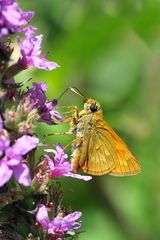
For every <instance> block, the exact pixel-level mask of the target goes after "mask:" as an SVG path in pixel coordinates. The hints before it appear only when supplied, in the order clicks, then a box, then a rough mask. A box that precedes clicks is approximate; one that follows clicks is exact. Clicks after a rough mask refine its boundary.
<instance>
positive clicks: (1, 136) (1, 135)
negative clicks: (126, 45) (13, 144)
mask: <svg viewBox="0 0 160 240" xmlns="http://www.w3.org/2000/svg"><path fill="white" fill-rule="evenodd" d="M9 144H10V140H9V137H8V133H7V131H6V130H5V129H3V120H2V117H1V115H0V156H1V155H2V154H3V153H4V151H5V150H6V149H7V148H8V146H9Z"/></svg>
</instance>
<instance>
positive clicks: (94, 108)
mask: <svg viewBox="0 0 160 240" xmlns="http://www.w3.org/2000/svg"><path fill="white" fill-rule="evenodd" d="M90 110H91V111H92V112H97V110H98V106H97V104H96V103H92V104H91V106H90Z"/></svg>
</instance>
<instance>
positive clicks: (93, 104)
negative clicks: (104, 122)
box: [84, 98, 101, 113]
mask: <svg viewBox="0 0 160 240" xmlns="http://www.w3.org/2000/svg"><path fill="white" fill-rule="evenodd" d="M100 110H101V105H100V104H99V102H97V101H95V100H94V99H92V98H88V99H87V101H86V102H85V104H84V111H85V112H87V113H95V112H99V111H100Z"/></svg>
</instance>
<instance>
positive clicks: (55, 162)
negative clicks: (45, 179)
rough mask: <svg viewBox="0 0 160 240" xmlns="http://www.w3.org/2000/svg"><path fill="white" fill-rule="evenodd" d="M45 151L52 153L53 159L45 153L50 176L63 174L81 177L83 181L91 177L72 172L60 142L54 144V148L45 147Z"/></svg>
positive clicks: (54, 176)
mask: <svg viewBox="0 0 160 240" xmlns="http://www.w3.org/2000/svg"><path fill="white" fill-rule="evenodd" d="M45 151H46V152H49V153H53V154H54V159H52V158H51V157H50V156H48V155H45V158H46V159H47V161H48V166H49V168H50V173H49V174H50V178H56V177H62V176H65V177H72V178H77V179H81V180H84V181H89V180H91V179H92V177H91V176H84V175H80V174H74V173H72V168H71V163H70V162H69V161H68V156H67V153H66V151H65V149H64V148H63V147H62V146H61V145H60V144H57V145H56V150H54V149H46V150H45Z"/></svg>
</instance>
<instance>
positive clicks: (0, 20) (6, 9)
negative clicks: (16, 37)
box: [0, 0, 34, 39]
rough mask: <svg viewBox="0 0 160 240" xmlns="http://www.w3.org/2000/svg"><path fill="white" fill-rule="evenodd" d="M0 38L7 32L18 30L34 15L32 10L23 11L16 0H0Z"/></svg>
mask: <svg viewBox="0 0 160 240" xmlns="http://www.w3.org/2000/svg"><path fill="white" fill-rule="evenodd" d="M0 12H1V13H0V39H2V38H3V37H5V36H7V35H8V34H9V33H13V32H19V31H20V27H21V26H23V25H26V24H27V23H28V21H29V20H30V19H31V18H32V17H33V16H34V12H30V11H29V12H23V10H22V9H21V8H19V6H18V4H17V1H16V0H1V1H0Z"/></svg>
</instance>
